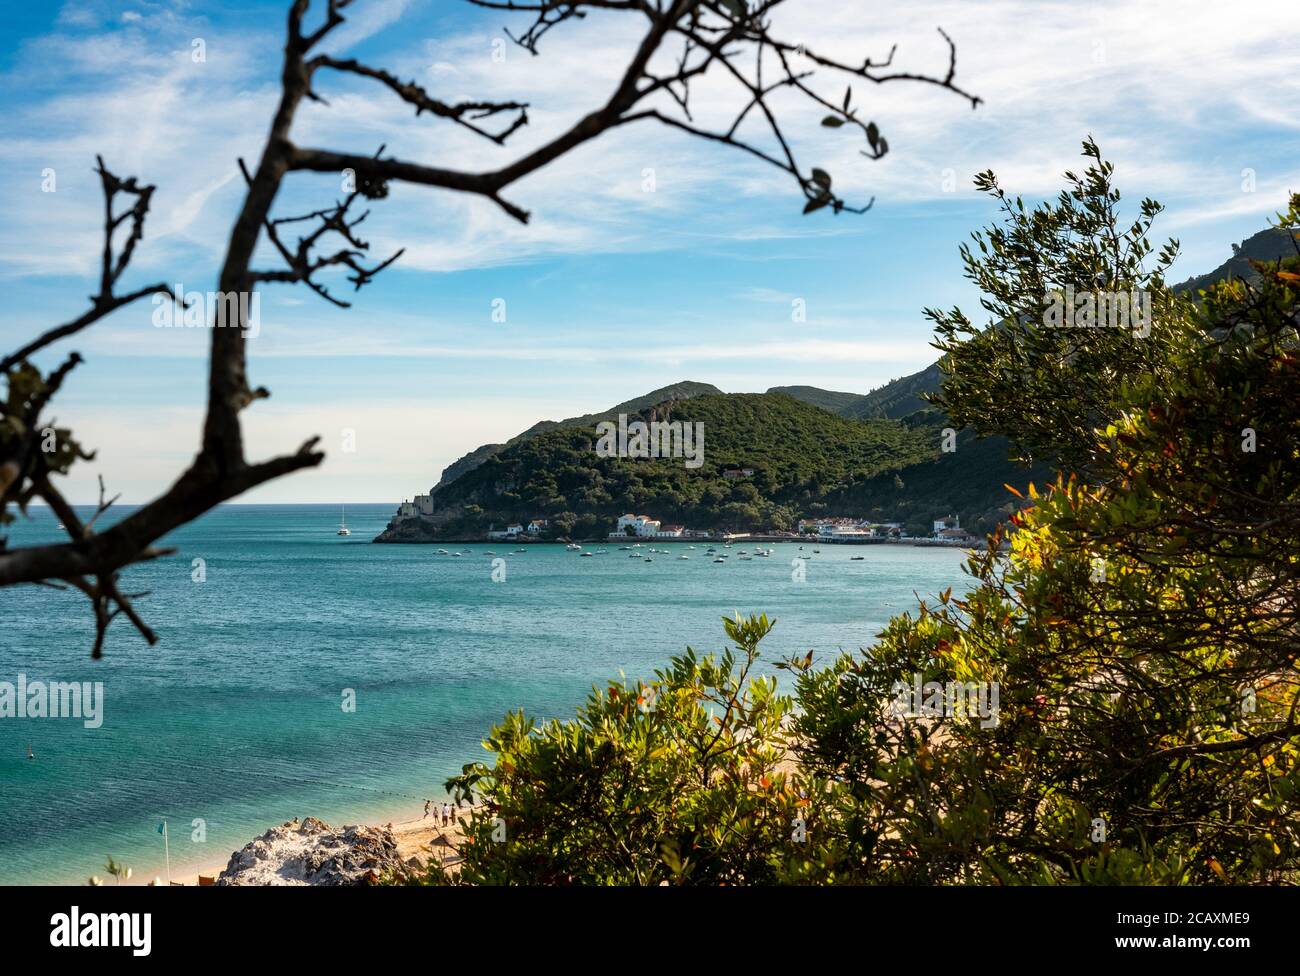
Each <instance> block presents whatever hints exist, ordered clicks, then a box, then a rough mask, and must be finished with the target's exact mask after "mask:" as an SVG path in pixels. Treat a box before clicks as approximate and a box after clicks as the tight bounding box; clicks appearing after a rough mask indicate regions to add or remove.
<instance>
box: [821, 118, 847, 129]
mask: <svg viewBox="0 0 1300 976" xmlns="http://www.w3.org/2000/svg"><path fill="white" fill-rule="evenodd" d="M843 124H844V120H843V119H842V118H840V117H839V116H838V115H828V116H826V118H824V119H822V125H824V126H826V128H828V129H838V128H839V127H840V126H842V125H843Z"/></svg>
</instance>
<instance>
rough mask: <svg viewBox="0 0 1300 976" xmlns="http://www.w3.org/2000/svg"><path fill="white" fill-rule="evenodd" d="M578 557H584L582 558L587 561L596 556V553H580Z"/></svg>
mask: <svg viewBox="0 0 1300 976" xmlns="http://www.w3.org/2000/svg"><path fill="white" fill-rule="evenodd" d="M578 555H579V556H582V557H583V558H585V559H590V558H591V557H592V556H594V555H596V554H595V553H594V552H580V553H578Z"/></svg>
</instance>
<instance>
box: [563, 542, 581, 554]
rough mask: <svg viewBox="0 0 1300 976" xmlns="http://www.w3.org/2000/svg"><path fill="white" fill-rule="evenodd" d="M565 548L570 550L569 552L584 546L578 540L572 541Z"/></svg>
mask: <svg viewBox="0 0 1300 976" xmlns="http://www.w3.org/2000/svg"><path fill="white" fill-rule="evenodd" d="M564 548H565V549H567V550H569V552H577V551H578V550H579V549H581V548H582V546H580V545H578V544H577V543H576V542H570V543H569V544H568V545H566V546H565V547H564Z"/></svg>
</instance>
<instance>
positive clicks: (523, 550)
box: [515, 549, 528, 552]
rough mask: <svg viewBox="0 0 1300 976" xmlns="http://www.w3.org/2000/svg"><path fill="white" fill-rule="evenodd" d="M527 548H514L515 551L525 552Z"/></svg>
mask: <svg viewBox="0 0 1300 976" xmlns="http://www.w3.org/2000/svg"><path fill="white" fill-rule="evenodd" d="M527 551H528V550H527V549H516V550H515V552H527Z"/></svg>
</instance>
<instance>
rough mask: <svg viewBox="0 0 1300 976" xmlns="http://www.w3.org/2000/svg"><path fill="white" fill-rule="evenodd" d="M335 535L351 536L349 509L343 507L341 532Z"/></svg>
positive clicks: (340, 520)
mask: <svg viewBox="0 0 1300 976" xmlns="http://www.w3.org/2000/svg"><path fill="white" fill-rule="evenodd" d="M334 534H335V535H351V534H352V530H351V529H349V528H348V507H347V506H346V505H344V506H343V511H342V514H341V516H340V519H339V530H338V532H336V533H334Z"/></svg>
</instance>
